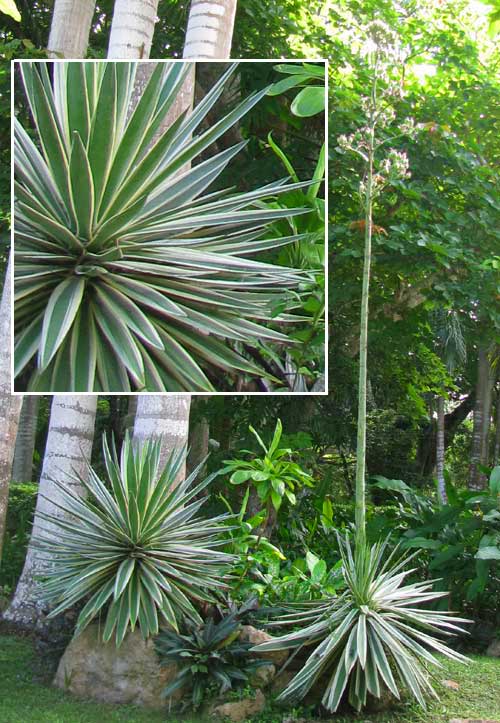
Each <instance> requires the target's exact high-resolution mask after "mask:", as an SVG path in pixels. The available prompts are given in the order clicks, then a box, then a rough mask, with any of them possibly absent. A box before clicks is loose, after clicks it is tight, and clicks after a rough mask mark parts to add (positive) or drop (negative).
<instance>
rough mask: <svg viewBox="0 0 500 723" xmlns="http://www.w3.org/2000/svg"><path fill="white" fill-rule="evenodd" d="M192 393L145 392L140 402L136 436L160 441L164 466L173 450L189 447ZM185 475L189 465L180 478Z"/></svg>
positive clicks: (161, 458)
mask: <svg viewBox="0 0 500 723" xmlns="http://www.w3.org/2000/svg"><path fill="white" fill-rule="evenodd" d="M190 406H191V395H189V394H169V395H164V394H142V395H141V396H140V397H139V399H138V401H137V413H136V416H135V423H134V433H133V438H134V440H137V441H139V442H142V441H145V440H147V439H160V440H161V453H160V464H161V465H163V464H164V463H165V462H166V460H167V459H168V456H169V455H170V453H171V452H172V451H173V450H174V449H183V448H186V447H187V442H188V433H189V409H190ZM185 475H186V464H185V462H184V465H183V466H182V468H181V470H180V471H179V475H178V477H177V482H180V481H181V480H182V479H183V478H184V476H185Z"/></svg>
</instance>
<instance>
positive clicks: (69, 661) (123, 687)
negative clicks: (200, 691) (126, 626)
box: [54, 624, 183, 708]
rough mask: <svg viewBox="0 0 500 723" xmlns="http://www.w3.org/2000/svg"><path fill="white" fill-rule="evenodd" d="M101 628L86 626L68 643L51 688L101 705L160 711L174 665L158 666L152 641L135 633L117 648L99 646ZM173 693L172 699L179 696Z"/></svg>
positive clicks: (101, 644)
mask: <svg viewBox="0 0 500 723" xmlns="http://www.w3.org/2000/svg"><path fill="white" fill-rule="evenodd" d="M100 633H101V628H100V626H98V625H97V624H93V625H89V626H88V627H87V628H86V629H85V630H84V631H83V632H82V633H81V634H80V635H79V636H78V637H75V638H73V639H72V640H71V642H70V643H69V645H68V647H67V648H66V650H65V652H64V655H63V656H62V658H61V660H60V662H59V666H58V668H57V673H56V677H55V679H54V685H56V686H57V687H58V688H62V689H63V690H66V691H69V692H70V693H73V694H74V695H76V696H79V697H82V698H89V699H92V700H97V701H100V702H103V703H120V704H130V705H141V706H145V707H148V708H164V707H165V704H166V701H165V698H162V696H161V693H162V691H163V689H164V688H165V686H166V685H168V684H169V683H170V682H171V681H172V680H173V678H174V677H175V675H176V672H177V668H176V666H175V665H170V666H166V667H161V668H160V665H159V663H158V659H157V657H156V653H155V651H154V647H153V641H152V640H148V641H147V642H144V640H143V639H142V637H141V634H140V633H139V631H138V630H135V631H134V632H133V633H128V634H127V635H126V637H125V639H124V641H123V643H122V644H121V645H120V647H119V648H117V647H116V645H115V641H114V640H111V642H109V643H103V642H102V640H101V637H100ZM182 695H183V692H182V690H181V691H176V693H175V694H174V696H173V699H174V700H176V699H177V698H179V697H182Z"/></svg>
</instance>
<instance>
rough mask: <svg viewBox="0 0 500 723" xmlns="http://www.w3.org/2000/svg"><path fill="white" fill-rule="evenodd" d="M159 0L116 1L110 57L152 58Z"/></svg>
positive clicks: (110, 40) (109, 50)
mask: <svg viewBox="0 0 500 723" xmlns="http://www.w3.org/2000/svg"><path fill="white" fill-rule="evenodd" d="M157 10H158V0H116V2H115V7H114V11H113V21H112V23H111V34H110V37H109V46H108V58H122V59H138V58H149V54H150V52H151V44H152V42H153V34H154V30H155V23H156V13H157Z"/></svg>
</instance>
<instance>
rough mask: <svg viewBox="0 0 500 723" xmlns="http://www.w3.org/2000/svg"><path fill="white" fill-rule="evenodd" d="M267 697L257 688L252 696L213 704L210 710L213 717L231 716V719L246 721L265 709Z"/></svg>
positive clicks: (236, 722)
mask: <svg viewBox="0 0 500 723" xmlns="http://www.w3.org/2000/svg"><path fill="white" fill-rule="evenodd" d="M265 705H266V699H265V697H264V694H263V692H262V691H261V690H256V691H255V695H254V696H253V697H252V698H243V699H242V700H232V701H230V702H229V703H222V704H220V705H216V706H213V707H212V708H211V710H210V716H211V717H212V718H221V719H222V718H229V720H231V721H235V723H238V721H244V720H246V719H247V718H251V717H252V716H254V715H257V714H258V713H261V712H262V711H263V710H264V706H265Z"/></svg>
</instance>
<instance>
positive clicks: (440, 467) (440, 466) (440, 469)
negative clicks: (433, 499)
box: [436, 396, 448, 505]
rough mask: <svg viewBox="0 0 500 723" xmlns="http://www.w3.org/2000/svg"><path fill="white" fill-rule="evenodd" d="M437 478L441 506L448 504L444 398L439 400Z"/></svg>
mask: <svg viewBox="0 0 500 723" xmlns="http://www.w3.org/2000/svg"><path fill="white" fill-rule="evenodd" d="M436 476H437V488H438V496H439V500H440V502H441V504H443V505H445V504H446V503H447V501H448V500H447V497H446V486H445V482H444V398H443V397H441V396H439V397H438V398H437V435H436Z"/></svg>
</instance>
